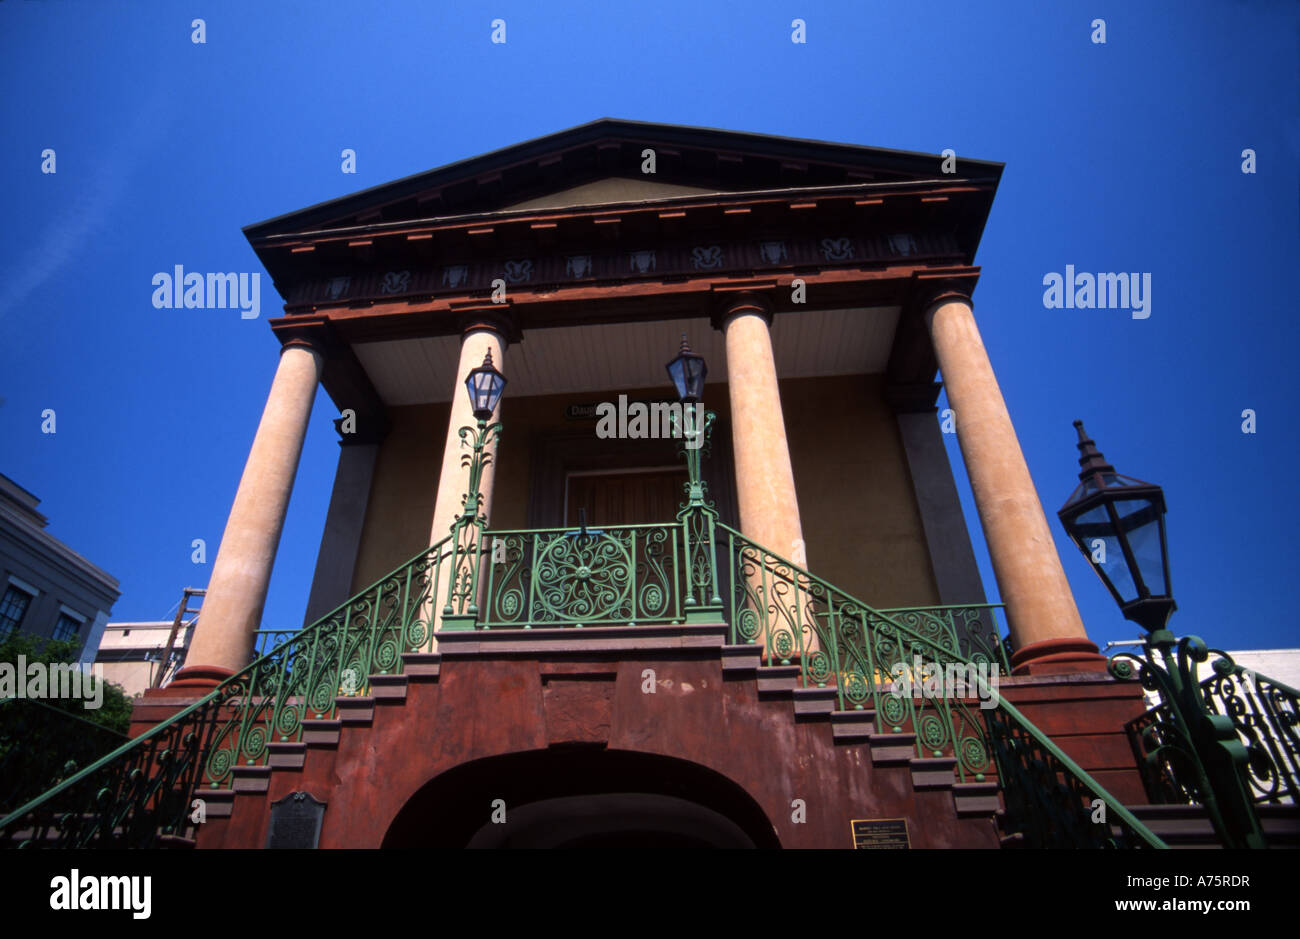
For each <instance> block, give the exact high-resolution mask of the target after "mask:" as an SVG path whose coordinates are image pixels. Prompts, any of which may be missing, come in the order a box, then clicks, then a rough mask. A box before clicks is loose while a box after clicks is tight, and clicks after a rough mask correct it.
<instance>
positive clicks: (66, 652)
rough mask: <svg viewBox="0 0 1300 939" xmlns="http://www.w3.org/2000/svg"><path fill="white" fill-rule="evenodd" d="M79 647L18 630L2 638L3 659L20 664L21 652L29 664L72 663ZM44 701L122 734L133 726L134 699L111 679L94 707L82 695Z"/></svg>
mask: <svg viewBox="0 0 1300 939" xmlns="http://www.w3.org/2000/svg"><path fill="white" fill-rule="evenodd" d="M80 651H81V647H80V645H79V644H78V643H76V642H61V641H58V640H54V639H41V638H39V637H36V636H27V635H23V634H22V633H19V634H17V635H14V636H10V637H9V638H8V639H6V640H5V641H4V642H0V662H8V663H9V664H11V665H13V666H14V667H15V668H17V667H18V656H20V655H21V656H23V657H24V659H25V661H26V662H27V663H28V664H30V663H32V662H41V663H43V664H46V665H57V664H59V663H67V664H72V663H74V662H76V661H77V655H78V653H79V652H80ZM44 703H46V704H48V705H50V706H51V707H56V708H59V709H60V710H63V711H67V712H69V713H71V714H74V715H76V716H77V717H79V718H81V719H82V720H86V721H90V722H91V723H92V724H99V725H100V726H101V727H107V728H108V729H109V730H112V731H116V732H117V733H119V734H125V733H126V732H127V729H128V728H129V727H130V726H131V707H132V701H131V699H130V698H129V697H127V694H126V691H125V690H123V688H122V686H121V685H115V684H113V683H112V682H107V681H106V682H104V699H103V703H102V705H101V706H100V707H98V708H94V709H93V710H87V709H86V708H84V707H82V702H81V700H80V699H68V698H49V699H46V700H45V702H44Z"/></svg>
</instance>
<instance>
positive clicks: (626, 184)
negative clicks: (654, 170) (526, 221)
mask: <svg viewBox="0 0 1300 939" xmlns="http://www.w3.org/2000/svg"><path fill="white" fill-rule="evenodd" d="M717 191H718V190H716V189H707V188H705V187H703V186H678V185H674V184H673V183H660V182H651V181H649V180H645V179H627V178H625V177H622V176H608V177H606V178H605V179H598V180H596V181H595V182H590V183H583V184H582V185H580V186H570V187H569V188H568V189H561V190H560V191H559V192H552V193H548V194H547V195H544V196H538V197H537V198H535V199H525V200H524V201H523V202H516V203H514V204H513V205H506V206H502V207H501V211H503V212H516V211H522V210H524V209H568V208H573V207H574V206H579V205H610V204H617V203H621V202H653V201H654V200H656V199H676V198H680V197H681V196H700V195H708V194H709V193H711V192H717Z"/></svg>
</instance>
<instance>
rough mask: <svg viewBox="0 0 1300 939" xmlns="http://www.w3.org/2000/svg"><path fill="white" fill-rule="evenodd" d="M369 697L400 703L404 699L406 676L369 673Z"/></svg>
mask: <svg viewBox="0 0 1300 939" xmlns="http://www.w3.org/2000/svg"><path fill="white" fill-rule="evenodd" d="M370 697H371V698H373V699H374V700H376V701H383V702H385V703H397V704H401V703H402V702H403V701H405V700H406V676H405V675H371V676H370Z"/></svg>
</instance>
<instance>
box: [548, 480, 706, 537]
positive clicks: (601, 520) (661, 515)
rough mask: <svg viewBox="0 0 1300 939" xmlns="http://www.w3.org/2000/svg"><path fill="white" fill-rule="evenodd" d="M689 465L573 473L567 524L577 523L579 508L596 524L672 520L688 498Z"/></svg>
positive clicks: (588, 522) (639, 523) (588, 521)
mask: <svg viewBox="0 0 1300 939" xmlns="http://www.w3.org/2000/svg"><path fill="white" fill-rule="evenodd" d="M686 478H687V477H686V469H685V467H683V468H681V469H656V470H636V471H633V472H627V473H601V474H598V475H581V476H570V477H569V479H568V489H569V491H568V500H567V501H568V511H567V513H566V518H565V524H566V525H568V526H570V527H576V526H577V524H578V509H586V510H587V525H588V526H589V527H592V528H600V527H602V526H613V525H641V524H652V523H658V522H672V521H674V520H675V519H676V517H677V511H678V509H679V508H680V507H681V505H682V503H684V502H685V501H686V490H685V488H684V487H685V484H686Z"/></svg>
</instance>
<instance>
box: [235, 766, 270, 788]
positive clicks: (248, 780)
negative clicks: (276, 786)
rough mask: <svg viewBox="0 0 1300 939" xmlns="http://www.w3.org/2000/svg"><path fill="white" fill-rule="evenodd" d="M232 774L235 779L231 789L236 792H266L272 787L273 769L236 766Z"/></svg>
mask: <svg viewBox="0 0 1300 939" xmlns="http://www.w3.org/2000/svg"><path fill="white" fill-rule="evenodd" d="M231 773H232V774H233V775H234V777H235V781H234V783H232V785H231V788H232V789H234V790H235V792H237V793H239V792H266V790H267V788H268V787H269V786H270V785H271V767H269V766H236V767H235V768H234V769H233V770H231Z"/></svg>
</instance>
